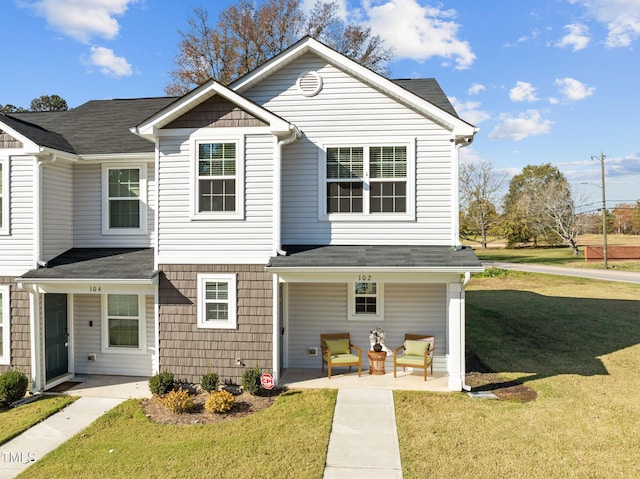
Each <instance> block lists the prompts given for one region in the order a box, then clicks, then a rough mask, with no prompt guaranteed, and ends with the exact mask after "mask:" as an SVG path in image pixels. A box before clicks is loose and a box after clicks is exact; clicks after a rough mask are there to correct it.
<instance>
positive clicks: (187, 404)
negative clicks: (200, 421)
mask: <svg viewBox="0 0 640 479" xmlns="http://www.w3.org/2000/svg"><path fill="white" fill-rule="evenodd" d="M161 402H162V405H163V406H164V407H166V408H167V409H168V410H169V411H173V412H175V413H176V414H184V413H186V412H189V411H192V410H193V398H192V397H191V396H190V395H189V391H186V390H184V389H182V388H178V390H177V391H175V390H173V391H169V392H168V393H167V395H166V396H165V397H163V398H162V399H161Z"/></svg>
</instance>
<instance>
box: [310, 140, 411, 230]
mask: <svg viewBox="0 0 640 479" xmlns="http://www.w3.org/2000/svg"><path fill="white" fill-rule="evenodd" d="M413 150H414V148H413V146H412V144H411V142H409V141H407V142H402V143H398V144H388V145H387V144H379V145H376V144H371V145H344V146H327V147H326V149H325V162H324V172H323V175H324V188H323V190H321V191H323V200H324V214H326V215H330V216H332V217H333V218H336V217H339V216H341V215H342V214H344V213H347V214H349V217H353V216H364V215H366V216H367V217H370V218H371V217H374V216H382V215H385V216H386V217H402V216H411V215H412V214H413V209H412V207H411V205H412V200H413V194H412V189H413V188H412V186H413V180H412V174H411V172H412V171H413V163H414V162H413V160H412V158H413V155H414V153H413Z"/></svg>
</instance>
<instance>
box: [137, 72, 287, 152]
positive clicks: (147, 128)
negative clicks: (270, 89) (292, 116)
mask: <svg viewBox="0 0 640 479" xmlns="http://www.w3.org/2000/svg"><path fill="white" fill-rule="evenodd" d="M214 95H219V96H221V97H222V98H224V99H226V100H228V101H230V102H231V103H234V104H235V105H237V106H239V107H240V108H242V109H243V110H245V111H247V112H249V113H251V114H252V115H254V116H256V117H257V118H259V119H261V120H263V121H264V122H266V123H268V124H269V127H270V130H271V132H272V133H273V134H275V135H283V134H287V133H289V132H290V131H292V129H293V125H291V124H290V123H289V122H287V121H286V120H284V119H282V118H280V117H279V116H277V115H275V114H273V113H271V112H270V111H268V110H267V109H265V108H263V107H261V106H260V105H258V104H256V103H254V102H252V101H250V100H248V99H246V98H244V97H243V96H242V95H240V94H238V93H236V92H235V91H233V90H231V89H229V88H227V87H226V86H224V85H222V84H220V83H218V82H216V81H214V80H211V81H209V82H207V83H205V84H203V85H202V86H200V87H198V88H196V89H195V90H193V91H191V92H190V93H187V94H186V95H185V96H183V97H182V98H181V99H179V100H177V101H176V102H174V103H172V104H171V105H169V106H168V107H166V108H165V109H164V110H162V111H160V112H159V113H157V114H156V115H155V116H153V117H151V118H150V119H149V120H147V121H146V122H144V123H142V124H140V125H138V126H136V127H134V128H132V129H131V132H132V133H134V134H136V135H140V136H142V137H143V138H146V139H148V140H153V139H154V138H156V137H157V136H158V130H159V129H160V128H162V127H163V126H165V125H167V124H169V123H170V122H171V121H173V120H175V119H176V118H179V117H180V116H181V115H183V114H185V113H186V112H188V111H189V110H191V109H192V108H194V107H195V106H197V105H199V104H201V103H203V102H205V101H206V100H208V99H209V98H211V97H212V96H214Z"/></svg>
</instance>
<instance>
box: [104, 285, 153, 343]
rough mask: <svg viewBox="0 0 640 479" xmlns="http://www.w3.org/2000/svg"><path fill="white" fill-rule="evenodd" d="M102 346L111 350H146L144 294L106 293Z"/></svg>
mask: <svg viewBox="0 0 640 479" xmlns="http://www.w3.org/2000/svg"><path fill="white" fill-rule="evenodd" d="M102 301H103V303H102V311H103V328H102V333H103V334H102V348H103V350H104V351H109V352H145V348H146V336H145V327H144V325H145V320H144V296H142V295H138V294H106V295H103V297H102Z"/></svg>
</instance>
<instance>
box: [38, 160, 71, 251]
mask: <svg viewBox="0 0 640 479" xmlns="http://www.w3.org/2000/svg"><path fill="white" fill-rule="evenodd" d="M71 168H72V165H71V164H70V163H65V162H62V161H56V162H54V163H45V165H44V167H43V171H42V230H43V233H42V259H43V260H44V261H49V260H50V259H52V258H55V257H56V256H58V255H60V254H62V253H64V252H65V251H67V250H68V249H70V248H72V246H73V193H72V180H73V172H72V170H71Z"/></svg>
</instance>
